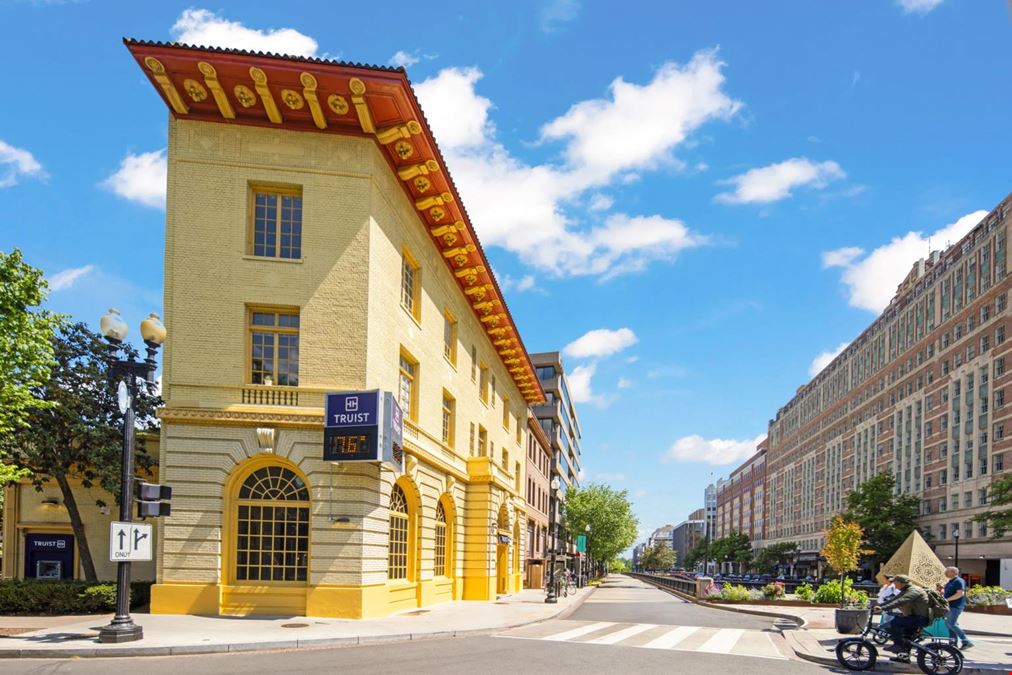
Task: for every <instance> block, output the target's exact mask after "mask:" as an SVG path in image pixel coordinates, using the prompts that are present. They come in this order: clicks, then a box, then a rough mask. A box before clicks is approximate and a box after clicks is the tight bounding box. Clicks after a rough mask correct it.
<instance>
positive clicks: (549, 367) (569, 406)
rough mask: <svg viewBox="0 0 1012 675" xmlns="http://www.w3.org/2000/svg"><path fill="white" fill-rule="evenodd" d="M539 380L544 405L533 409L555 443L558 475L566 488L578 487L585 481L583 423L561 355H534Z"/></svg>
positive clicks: (554, 451)
mask: <svg viewBox="0 0 1012 675" xmlns="http://www.w3.org/2000/svg"><path fill="white" fill-rule="evenodd" d="M531 361H532V362H533V363H534V366H535V368H536V371H537V376H538V380H539V381H540V382H541V386H542V387H543V389H544V392H545V401H544V403H541V404H539V405H536V406H534V407H533V411H534V415H535V416H536V417H537V418H538V420H539V422H540V423H541V428H542V429H544V431H545V433H546V434H547V435H548V438H549V440H550V441H551V443H552V453H553V457H554V460H555V474H556V475H558V476H559V478H560V479H561V481H562V483H563V486H564V487H568V486H570V485H579V484H580V481H581V480H582V479H583V468H582V459H581V455H582V452H581V450H580V437H581V436H582V432H581V431H580V421H579V419H577V417H576V408H575V407H574V406H573V399H572V397H571V396H570V394H569V382H568V381H567V380H566V370H565V368H564V367H563V365H562V355H561V354H560V353H559V352H542V353H539V354H531Z"/></svg>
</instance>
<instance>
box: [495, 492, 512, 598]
mask: <svg viewBox="0 0 1012 675" xmlns="http://www.w3.org/2000/svg"><path fill="white" fill-rule="evenodd" d="M509 558H510V516H509V512H507V511H506V506H505V505H504V506H502V507H501V508H500V509H499V518H498V521H497V522H496V547H495V592H496V594H497V595H504V594H506V593H509V575H510V560H509Z"/></svg>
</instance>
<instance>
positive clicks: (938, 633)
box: [924, 619, 949, 638]
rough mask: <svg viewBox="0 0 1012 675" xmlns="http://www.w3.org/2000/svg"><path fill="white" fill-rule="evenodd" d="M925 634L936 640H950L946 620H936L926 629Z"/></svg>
mask: <svg viewBox="0 0 1012 675" xmlns="http://www.w3.org/2000/svg"><path fill="white" fill-rule="evenodd" d="M924 634H925V635H930V636H931V637H936V638H948V637H949V627H948V626H947V625H946V623H945V619H935V620H934V621H932V622H931V623H930V624H928V627H927V628H925V629H924Z"/></svg>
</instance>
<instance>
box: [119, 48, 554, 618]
mask: <svg viewBox="0 0 1012 675" xmlns="http://www.w3.org/2000/svg"><path fill="white" fill-rule="evenodd" d="M127 46H128V48H129V50H130V52H131V53H132V55H133V57H134V59H135V60H136V62H137V64H138V66H139V67H140V69H141V71H142V72H143V73H144V75H145V76H146V77H147V78H148V79H149V80H150V83H151V85H152V86H153V87H154V89H155V91H156V92H157V94H158V95H159V96H161V98H162V99H163V100H164V102H165V104H166V105H167V106H168V108H169V110H170V112H171V114H170V117H169V128H168V139H169V141H168V196H167V203H166V238H165V241H166V243H165V247H166V248H165V323H166V325H167V328H168V332H169V335H171V339H170V340H169V341H168V342H167V344H166V349H165V356H164V370H163V372H164V375H163V394H162V395H163V397H164V398H165V400H166V405H165V407H164V409H163V410H162V411H161V419H162V432H161V434H162V435H161V447H160V468H161V480H162V481H163V482H165V483H167V484H169V485H171V486H172V488H173V490H174V492H173V512H172V516H171V517H169V518H166V519H165V522H164V523H163V526H162V528H161V532H160V536H159V540H158V560H157V584H156V585H155V586H154V588H153V589H152V599H151V607H152V611H154V612H159V613H194V614H290V615H312V616H329V617H345V618H360V617H369V616H382V615H385V614H389V613H391V612H396V611H400V610H404V609H411V608H417V607H422V606H427V605H431V604H433V603H436V602H442V601H446V600H453V599H480V600H488V599H494V598H495V597H496V595H497V594H502V593H509V592H513V591H516V590H518V589H519V588H520V587H521V583H522V578H523V562H522V561H523V558H524V553H523V548H524V535H525V531H526V516H525V510H526V501H525V496H524V484H525V472H526V456H527V449H526V445H525V440H526V434H527V426H528V417H527V415H528V406H529V405H530V404H538V403H541V402H543V401H544V395H543V392H542V389H541V387H540V385H539V383H538V377H537V375H536V373H535V370H534V365H533V364H532V363H531V361H530V359H529V357H528V355H527V352H526V349H525V348H524V345H523V343H522V341H521V339H520V335H519V333H518V331H517V327H516V325H515V324H514V322H513V320H512V318H511V316H510V313H509V311H508V309H507V307H506V304H505V302H504V300H503V297H502V295H501V293H500V291H499V288H498V286H497V284H496V280H495V279H494V278H493V276H492V273H491V267H490V266H489V264H488V262H487V260H486V259H485V256H484V253H483V252H482V249H481V247H480V245H479V243H478V240H477V238H476V237H475V235H474V229H473V227H472V225H471V223H470V222H469V220H468V217H467V215H466V212H465V210H464V209H463V207H462V206H461V204H460V199H459V196H458V195H457V192H456V189H455V187H454V185H453V183H452V181H451V180H450V178H449V176H448V174H447V171H446V167H445V165H444V163H443V159H442V157H441V155H440V153H439V150H438V148H437V146H436V143H435V140H434V139H433V137H432V134H431V132H430V130H429V129H428V127H427V126H426V124H425V122H424V118H423V116H422V112H421V110H420V108H419V105H418V102H417V100H416V99H415V96H414V93H413V91H412V89H411V85H410V83H409V82H408V80H407V77H406V75H405V73H404V71H403V70H402V69H392V68H377V67H364V66H358V65H350V64H345V63H341V62H336V61H326V60H322V59H302V58H296V57H278V56H273V55H263V54H253V53H249V52H243V51H238V50H224V49H204V48H194V47H188V46H185V45H176V44H160V43H148V42H138V41H132V40H131V41H127ZM364 390H382V391H387V392H392V393H393V394H394V395H395V396H396V399H397V400H398V402H399V404H400V408H401V410H402V411H403V417H404V421H403V427H404V432H403V437H404V438H403V457H402V459H403V469H402V470H401V469H397V470H393V469H390V468H386V467H384V466H382V465H380V464H379V463H378V462H363V463H350V462H340V461H338V462H330V461H324V428H323V426H324V419H323V415H324V408H323V405H324V398H325V395H326V394H327V393H328V392H341V391H364ZM363 438H365V437H363ZM363 442H365V441H363Z"/></svg>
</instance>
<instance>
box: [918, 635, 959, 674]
mask: <svg viewBox="0 0 1012 675" xmlns="http://www.w3.org/2000/svg"><path fill="white" fill-rule="evenodd" d="M925 647H926V649H925V648H922V649H918V650H917V667H918V668H920V669H921V672H922V673H928V675H956V674H957V673H959V672H961V671H962V670H963V653H962V652H960V651H959V650H958V649H956V648H955V647H953V646H952V645H947V644H943V643H939V642H935V643H932V644H930V645H925ZM927 650H930V652H929V651H927ZM932 652H933V653H932Z"/></svg>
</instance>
